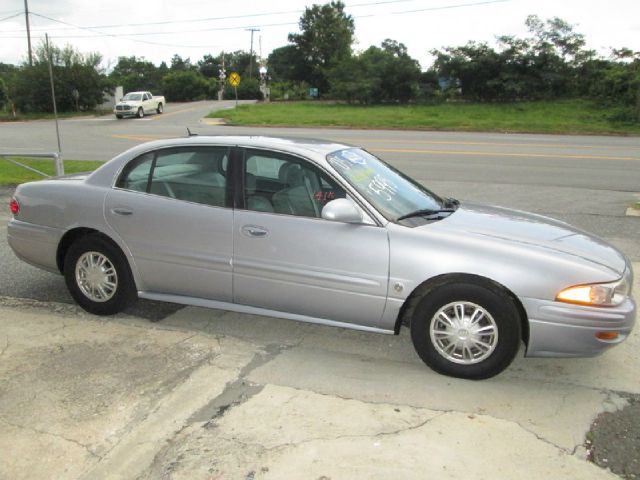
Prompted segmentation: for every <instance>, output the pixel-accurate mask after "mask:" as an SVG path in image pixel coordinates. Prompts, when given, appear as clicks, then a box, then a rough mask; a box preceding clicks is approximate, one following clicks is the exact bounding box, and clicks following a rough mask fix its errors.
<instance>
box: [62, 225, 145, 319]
mask: <svg viewBox="0 0 640 480" xmlns="http://www.w3.org/2000/svg"><path fill="white" fill-rule="evenodd" d="M64 278H65V282H66V284H67V288H68V289H69V293H71V296H72V297H73V299H74V300H75V301H76V302H77V303H78V305H80V306H81V307H82V308H83V309H85V310H86V311H88V312H90V313H93V314H95V315H114V314H116V313H118V312H121V311H122V310H124V309H125V308H127V307H128V306H129V305H130V304H131V303H133V301H135V299H136V298H137V293H136V289H135V284H134V281H133V278H132V275H131V271H130V270H129V265H128V263H127V260H126V258H125V257H124V255H123V254H122V252H121V251H120V250H119V249H118V247H116V246H115V245H113V244H112V243H111V242H110V241H108V240H107V239H105V238H104V237H101V236H99V235H88V236H86V237H82V238H80V239H79V240H77V241H76V242H75V243H74V244H73V245H71V247H70V248H69V250H68V252H67V254H66V256H65V261H64Z"/></svg>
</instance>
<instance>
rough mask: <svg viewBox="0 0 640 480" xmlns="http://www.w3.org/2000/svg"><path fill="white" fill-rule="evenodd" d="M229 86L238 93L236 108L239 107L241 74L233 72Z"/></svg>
mask: <svg viewBox="0 0 640 480" xmlns="http://www.w3.org/2000/svg"><path fill="white" fill-rule="evenodd" d="M229 85H231V86H232V87H233V90H234V91H235V93H236V107H237V106H238V85H240V74H239V73H238V72H231V74H230V75H229Z"/></svg>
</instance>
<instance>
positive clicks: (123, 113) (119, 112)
mask: <svg viewBox="0 0 640 480" xmlns="http://www.w3.org/2000/svg"><path fill="white" fill-rule="evenodd" d="M113 113H114V114H116V115H121V116H123V117H135V116H136V114H137V113H138V109H137V108H133V107H132V108H130V109H129V110H118V108H117V106H116V108H114V109H113Z"/></svg>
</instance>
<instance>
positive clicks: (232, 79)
mask: <svg viewBox="0 0 640 480" xmlns="http://www.w3.org/2000/svg"><path fill="white" fill-rule="evenodd" d="M229 85H231V86H232V87H237V86H238V85H240V74H239V73H238V72H231V74H230V75H229Z"/></svg>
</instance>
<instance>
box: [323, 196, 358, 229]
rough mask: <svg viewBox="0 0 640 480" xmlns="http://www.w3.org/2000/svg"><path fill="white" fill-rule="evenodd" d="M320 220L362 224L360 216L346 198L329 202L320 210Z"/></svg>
mask: <svg viewBox="0 0 640 480" xmlns="http://www.w3.org/2000/svg"><path fill="white" fill-rule="evenodd" d="M322 218H324V219H325V220H331V221H333V222H343V223H362V214H361V213H360V211H359V210H358V208H357V207H356V206H355V204H354V203H353V202H352V201H351V200H349V199H348V198H337V199H335V200H331V201H330V202H329V203H327V204H326V205H325V206H324V208H323V209H322Z"/></svg>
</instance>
